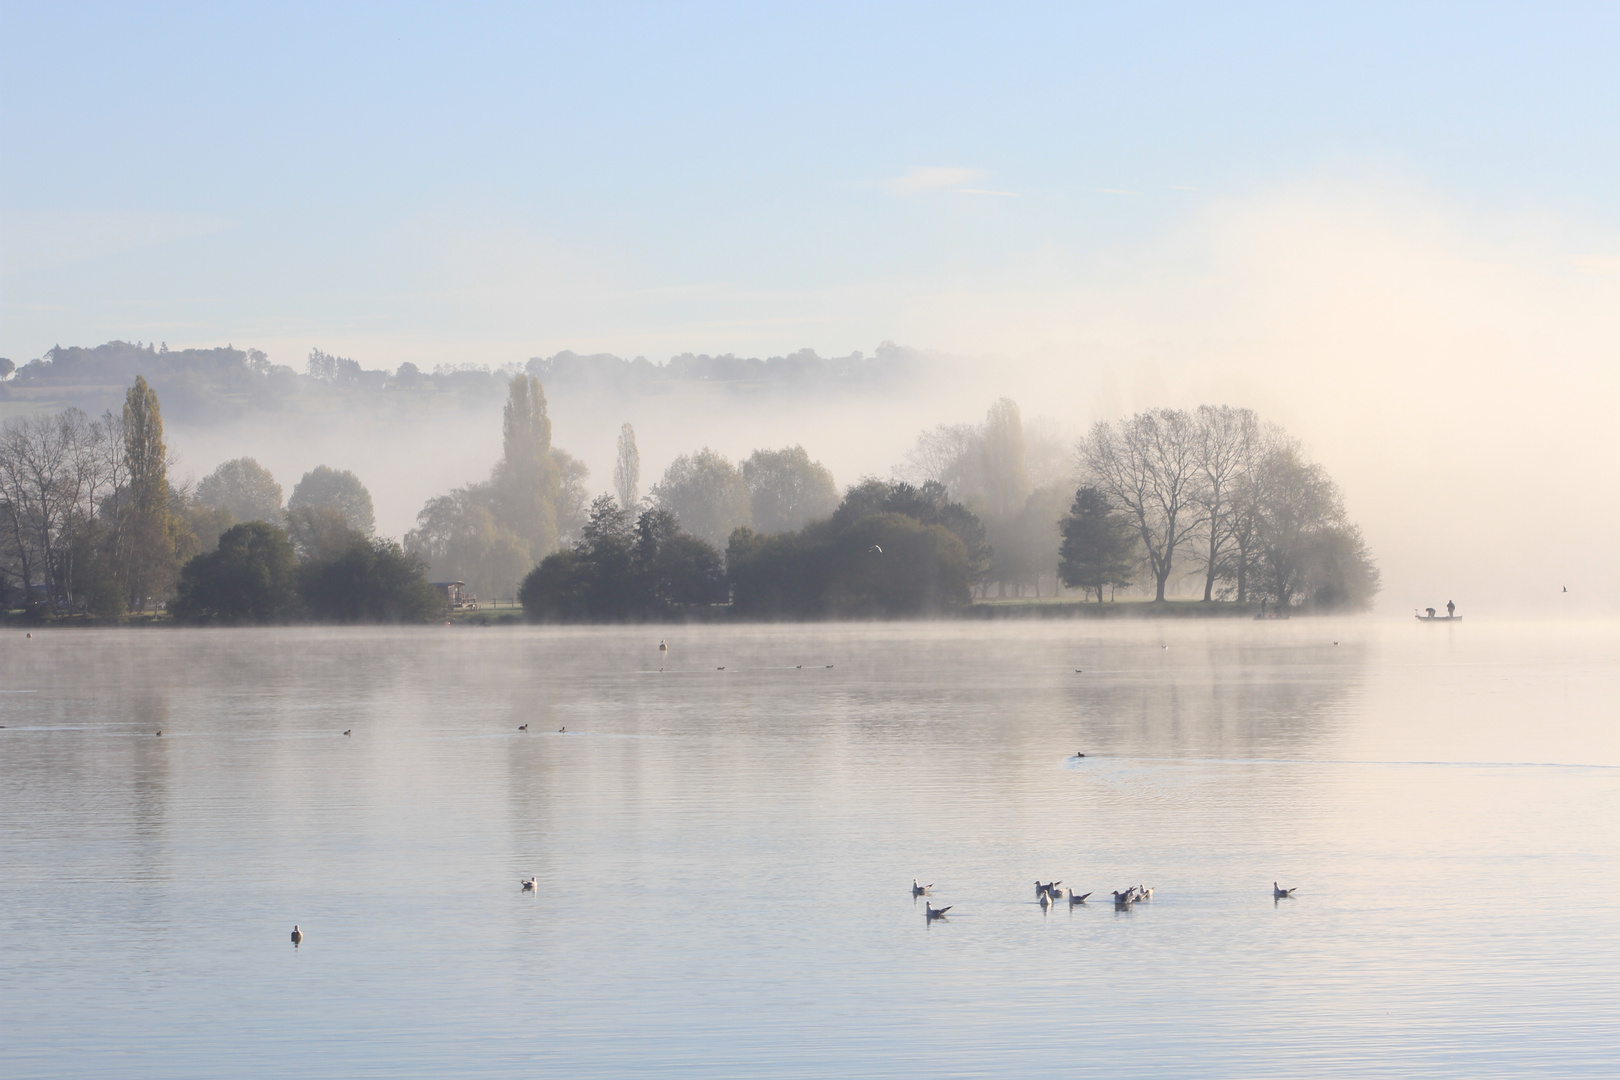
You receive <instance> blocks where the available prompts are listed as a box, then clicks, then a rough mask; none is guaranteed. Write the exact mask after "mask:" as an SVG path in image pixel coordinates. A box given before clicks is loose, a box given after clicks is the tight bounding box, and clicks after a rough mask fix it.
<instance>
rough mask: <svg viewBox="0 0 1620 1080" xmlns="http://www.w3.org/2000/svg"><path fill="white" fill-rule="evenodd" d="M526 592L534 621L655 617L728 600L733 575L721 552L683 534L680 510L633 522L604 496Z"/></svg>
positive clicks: (647, 513) (650, 513) (652, 512)
mask: <svg viewBox="0 0 1620 1080" xmlns="http://www.w3.org/2000/svg"><path fill="white" fill-rule="evenodd" d="M518 597H519V599H520V600H522V602H523V608H524V611H525V612H526V613H527V614H528V615H529V617H530V618H533V619H544V620H610V621H611V620H623V619H635V618H651V617H655V616H660V615H665V616H667V615H670V614H673V613H676V612H679V611H680V610H682V609H685V608H690V607H696V606H701V605H707V604H716V603H722V602H724V601H725V599H726V579H725V571H724V567H723V566H722V564H721V561H720V553H719V552H718V551H716V550H715V549H714V547H713V546H712V545H710V544H708V543H706V542H704V541H703V540H700V539H698V538H697V537H695V536H692V535H690V534H688V533H686V532H683V531H682V530H681V528H680V526H679V524H678V522H677V521H676V519H675V516H674V515H673V514H671V513H669V512H668V511H665V510H659V509H657V508H652V509H648V510H644V511H642V513H641V514H640V516H639V517H638V518H637V519H636V522H635V524H634V526H632V525H631V524H630V520H629V517H628V515H626V514H625V512H624V511H623V510H622V509H621V508H620V507H619V504H618V502H617V501H616V500H615V499H614V498H613V496H611V495H603V496H602V497H600V498H598V499H596V500H595V501H594V502H592V504H591V510H590V516H589V520H588V522H587V523H586V525H585V528H584V529H583V530H582V535H581V537H580V539H579V541H578V542H577V543H575V544H574V546H573V547H571V548H566V549H564V550H562V551H557V552H553V553H552V554H550V555H548V556H546V557H545V558H544V559H542V560H541V562H540V565H539V566H537V567H535V568H534V570H533V571H532V572H531V573H530V574H529V575H528V577H526V578H525V579H524V581H523V586H522V588H521V589H520V590H519V593H518Z"/></svg>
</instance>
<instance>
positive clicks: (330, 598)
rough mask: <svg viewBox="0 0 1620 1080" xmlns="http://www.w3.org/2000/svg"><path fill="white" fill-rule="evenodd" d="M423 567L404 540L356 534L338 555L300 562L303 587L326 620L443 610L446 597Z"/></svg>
mask: <svg viewBox="0 0 1620 1080" xmlns="http://www.w3.org/2000/svg"><path fill="white" fill-rule="evenodd" d="M423 570H424V567H423V565H422V561H421V560H420V559H418V558H417V557H416V556H414V555H411V554H409V553H408V552H406V551H405V549H404V548H402V547H401V546H400V545H399V543H398V542H396V541H393V540H387V539H379V538H375V537H367V536H362V535H360V534H358V533H355V534H353V535H352V537H351V541H350V543H349V544H348V546H347V547H345V548H344V549H343V550H341V551H340V552H338V554H336V555H335V556H333V557H331V558H326V559H320V560H312V561H310V562H306V563H304V564H303V565H302V566H300V567H299V570H298V585H299V588H298V591H299V595H300V596H301V597H302V598H303V604H304V608H305V609H306V610H307V611H308V612H309V613H310V614H311V615H313V616H314V617H315V618H317V619H319V620H321V621H324V622H338V623H415V622H426V621H428V620H429V619H433V618H435V617H437V616H438V615H440V614H442V613H443V611H444V597H443V596H441V595H440V594H439V592H438V590H437V589H435V588H433V586H431V585H429V584H428V580H427V578H426V577H425V576H424V574H423Z"/></svg>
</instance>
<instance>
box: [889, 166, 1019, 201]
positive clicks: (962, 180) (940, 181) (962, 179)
mask: <svg viewBox="0 0 1620 1080" xmlns="http://www.w3.org/2000/svg"><path fill="white" fill-rule="evenodd" d="M987 175H989V174H988V173H986V172H985V171H984V170H983V169H962V168H956V167H954V166H944V165H920V166H918V167H917V168H914V169H910V170H908V171H907V172H906V173H904V174H903V175H901V176H895V177H891V178H889V179H887V180H880V181H878V183H879V185H880V186H882V187H883V188H885V189H887V190H888V191H889V192H890V194H893V195H916V194H918V193H919V192H924V191H949V192H953V193H954V194H957V195H1016V194H1018V193H1017V192H1016V191H996V190H992V189H990V188H977V187H964V186H963V185H964V184H968V183H971V182H972V181H974V180H978V179H980V178H981V177H984V176H987Z"/></svg>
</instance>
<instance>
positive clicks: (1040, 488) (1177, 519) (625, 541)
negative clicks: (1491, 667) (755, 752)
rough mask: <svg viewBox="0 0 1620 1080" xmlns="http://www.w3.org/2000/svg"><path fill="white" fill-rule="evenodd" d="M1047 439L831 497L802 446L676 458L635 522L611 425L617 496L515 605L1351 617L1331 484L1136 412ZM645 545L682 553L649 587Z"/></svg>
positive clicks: (1354, 563)
mask: <svg viewBox="0 0 1620 1080" xmlns="http://www.w3.org/2000/svg"><path fill="white" fill-rule="evenodd" d="M1052 441H1053V440H1051V438H1050V436H1047V435H1044V434H1037V435H1036V436H1035V437H1034V438H1030V437H1027V436H1026V433H1025V431H1024V428H1023V423H1022V419H1021V416H1020V414H1019V410H1018V407H1017V405H1016V404H1014V403H1013V402H1011V401H1007V400H1002V401H999V402H997V403H996V404H995V405H994V406H993V407H992V408H991V409H990V411H989V413H988V415H987V416H986V418H985V421H984V423H982V424H979V425H957V426H947V427H940V428H937V429H935V430H933V431H931V432H926V433H924V434H923V436H922V437H921V438H920V439H919V441H918V445H917V447H916V448H915V449H914V450H913V451H912V453H911V454H910V455H908V459H907V462H906V464H905V466H903V467H902V468H901V469H899V470H896V471H897V472H902V473H909V474H910V475H913V476H918V479H919V482H917V483H912V482H908V481H905V480H895V481H883V480H876V479H871V478H868V479H865V480H862V481H861V482H860V483H858V484H856V485H854V486H853V487H851V488H849V489H848V490H847V491H846V492H845V493H844V495H843V497H842V498H841V499H840V498H839V497H838V496H837V494H836V488H835V487H834V485H833V481H832V477H831V475H830V474H828V473H827V472H826V470H825V469H824V468H823V467H822V466H821V465H820V464H819V463H818V462H814V461H812V460H811V459H810V457H809V455H808V454H807V453H805V451H804V450H803V448H802V447H791V448H787V449H785V450H780V451H765V450H762V451H756V452H755V453H754V454H753V455H751V456H750V457H749V458H747V459H745V460H744V462H743V463H742V465H741V466H740V467H738V466H735V465H733V464H732V463H731V462H730V461H728V460H727V459H726V458H725V457H723V456H722V455H720V454H717V453H715V452H714V451H712V450H710V449H708V448H704V449H703V450H700V451H698V452H697V453H694V454H688V455H681V456H679V457H677V458H676V459H675V461H674V462H673V463H672V464H671V465H670V466H669V468H668V469H667V470H666V472H665V473H664V477H663V479H662V480H660V481H659V482H658V483H657V484H654V485H653V487H652V489H651V491H650V492H649V493H648V495H647V496H646V498H645V499H643V500H641V504H640V505H643V506H644V507H645V509H643V510H642V511H641V514H640V517H639V518H637V519H635V521H634V522H632V519H631V516H630V515H631V511H627V510H626V509H624V508H626V507H635V506H637V505H638V503H637V497H636V488H635V482H634V476H635V475H636V470H637V468H638V467H639V459H638V458H637V457H636V455H635V445H634V433H633V432H632V431H631V430H630V429H629V427H628V425H626V427H625V428H624V430H623V431H622V432H621V436H620V462H619V466H618V468H617V469H616V479H617V480H618V488H619V490H618V494H617V497H616V498H615V497H609V496H604V497H603V498H602V499H599V500H598V501H597V502H596V503H595V504H593V507H592V511H591V518H590V521H591V523H590V525H589V526H588V527H587V529H586V533H585V535H583V536H582V538H581V539H580V540H579V541H578V542H577V543H575V544H574V545H573V546H572V547H570V548H569V549H567V550H565V551H562V552H559V553H558V554H556V555H552V556H550V557H548V558H547V559H545V560H544V561H543V562H541V563H540V565H539V566H538V568H536V569H535V570H534V571H533V572H532V573H531V574H530V575H529V577H528V578H526V579H525V582H524V585H523V588H522V598H523V601H524V605H525V607H526V608H527V609H528V611H529V613H530V614H531V615H532V616H534V617H537V618H544V619H623V618H636V617H652V616H655V615H668V614H670V613H672V612H674V611H676V610H678V609H680V608H682V607H687V608H690V607H692V606H694V605H704V604H718V603H727V602H729V604H730V610H731V611H732V612H734V613H736V614H738V615H745V616H751V617H769V618H817V617H827V616H835V617H836V616H892V615H915V614H928V613H937V612H943V611H948V610H950V609H952V608H959V607H961V606H963V605H966V604H968V603H969V602H971V601H972V599H973V598H974V597H975V596H977V597H984V596H987V595H988V594H989V593H990V592H991V589H992V587H994V588H995V591H996V592H998V593H1000V594H1001V595H1006V594H1007V593H1008V591H1009V588H1010V590H1011V591H1012V593H1013V594H1014V595H1020V594H1022V591H1023V589H1024V588H1025V587H1026V586H1030V587H1032V588H1033V590H1034V591H1035V593H1036V595H1037V596H1038V595H1040V590H1041V583H1042V581H1043V580H1045V581H1047V582H1048V583H1049V586H1048V587H1049V588H1050V589H1051V590H1052V591H1058V590H1059V589H1060V587H1061V586H1067V587H1068V588H1071V589H1080V590H1082V591H1083V594H1084V595H1090V596H1094V597H1095V598H1096V600H1097V601H1098V602H1101V601H1103V600H1104V599H1105V595H1106V596H1108V597H1111V596H1113V595H1114V594H1115V591H1116V590H1118V589H1121V588H1125V589H1145V590H1150V591H1151V593H1150V594H1151V596H1152V597H1153V599H1154V600H1156V601H1161V602H1162V601H1165V600H1166V599H1170V598H1172V597H1173V596H1174V594H1175V592H1176V590H1175V589H1174V588H1173V586H1175V585H1177V584H1180V585H1181V586H1183V587H1185V586H1187V585H1189V584H1190V585H1193V586H1194V588H1195V590H1196V591H1195V592H1194V594H1193V598H1197V599H1202V600H1203V601H1205V602H1215V601H1230V602H1232V603H1235V604H1238V605H1253V604H1262V603H1264V604H1267V605H1271V604H1274V605H1276V609H1277V610H1279V611H1287V610H1290V609H1312V610H1333V609H1358V608H1364V607H1366V606H1368V605H1369V604H1370V603H1371V601H1372V599H1373V596H1374V595H1375V594H1376V592H1377V589H1378V570H1377V568H1376V566H1375V565H1374V564H1373V561H1372V559H1371V557H1370V555H1369V553H1368V551H1367V549H1366V545H1365V543H1364V542H1363V540H1362V538H1361V534H1360V531H1359V530H1358V529H1357V528H1356V527H1355V525H1354V524H1353V523H1351V522H1350V521H1349V519H1348V517H1347V515H1346V513H1345V509H1344V503H1343V498H1342V496H1341V495H1340V493H1339V490H1338V488H1337V486H1336V485H1335V484H1334V483H1333V481H1332V479H1331V478H1330V477H1329V476H1328V475H1327V473H1326V472H1325V470H1323V469H1322V468H1321V466H1320V465H1317V464H1314V463H1312V462H1310V461H1308V460H1307V459H1306V458H1305V456H1304V454H1303V451H1302V449H1301V447H1300V445H1299V443H1298V441H1297V440H1295V439H1293V438H1291V437H1290V436H1289V435H1287V433H1286V432H1284V431H1282V430H1281V429H1280V428H1277V427H1276V426H1275V425H1268V424H1265V423H1263V422H1262V421H1261V420H1260V419H1259V417H1257V416H1256V415H1255V414H1254V413H1253V412H1252V411H1251V410H1247V409H1236V408H1231V407H1228V406H1220V407H1216V406H1204V407H1201V408H1199V409H1197V410H1194V411H1192V412H1187V411H1182V410H1173V409H1159V410H1152V411H1149V412H1144V413H1140V414H1138V415H1136V416H1133V417H1130V418H1128V419H1125V420H1121V421H1118V422H1116V423H1112V424H1099V425H1097V426H1096V427H1095V428H1094V429H1093V430H1092V431H1091V433H1090V434H1089V435H1087V436H1086V437H1085V438H1084V439H1082V440H1080V441H1079V442H1078V444H1071V445H1070V446H1069V447H1068V448H1067V450H1066V451H1065V450H1063V449H1054V447H1053V446H1052V445H1051V443H1052ZM1043 444H1044V445H1043ZM1032 450H1033V452H1032ZM919 474H920V476H919ZM626 478H628V482H626ZM1037 481H1039V482H1037ZM651 535H657V536H660V537H665V538H668V539H667V540H666V541H665V542H666V543H667V542H669V541H670V540H677V539H678V540H679V543H680V545H681V548H680V550H681V551H682V552H683V558H682V562H681V564H680V565H681V566H682V567H683V569H682V571H681V573H680V574H675V575H674V576H671V572H667V571H665V570H656V571H655V570H654V569H653V567H654V565H655V562H656V559H657V558H658V557H659V556H657V554H656V553H657V552H658V551H659V550H661V549H660V548H659V545H658V544H652V543H650V542H649V541H648V540H647V539H646V537H647V536H651ZM722 552H723V557H722ZM660 565H661V564H660ZM681 575H685V576H681ZM655 582H656V585H655V584H654V583H655Z"/></svg>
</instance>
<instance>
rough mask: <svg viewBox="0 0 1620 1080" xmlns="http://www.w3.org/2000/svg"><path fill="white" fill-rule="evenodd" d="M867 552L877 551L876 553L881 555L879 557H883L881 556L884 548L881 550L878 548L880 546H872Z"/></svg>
mask: <svg viewBox="0 0 1620 1080" xmlns="http://www.w3.org/2000/svg"><path fill="white" fill-rule="evenodd" d="M866 550H868V551H875V552H877V553H878V554H879V555H881V554H883V549H882V548H880V547H878V546H877V545H876V544H873V545H872V546H871V547H869V548H867V549H866Z"/></svg>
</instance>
